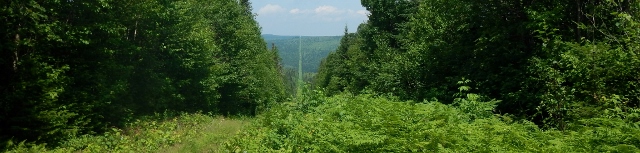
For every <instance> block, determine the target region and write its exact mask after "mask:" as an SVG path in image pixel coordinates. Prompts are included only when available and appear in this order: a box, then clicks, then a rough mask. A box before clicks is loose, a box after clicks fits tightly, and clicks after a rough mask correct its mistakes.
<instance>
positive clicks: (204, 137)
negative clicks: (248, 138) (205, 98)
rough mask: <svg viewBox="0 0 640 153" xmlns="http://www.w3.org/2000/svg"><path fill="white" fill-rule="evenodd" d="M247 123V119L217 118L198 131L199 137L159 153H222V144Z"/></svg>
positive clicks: (248, 120) (248, 121)
mask: <svg viewBox="0 0 640 153" xmlns="http://www.w3.org/2000/svg"><path fill="white" fill-rule="evenodd" d="M249 123H250V119H248V118H224V117H217V118H215V119H214V120H212V122H210V123H208V124H206V126H204V127H203V128H202V131H199V133H200V135H198V136H196V137H194V138H193V139H190V140H187V141H183V143H180V144H177V145H174V146H171V147H169V148H166V149H163V150H161V151H160V152H163V153H174V152H224V151H225V149H224V146H223V143H224V142H226V141H227V140H229V139H230V138H231V137H233V136H234V135H235V134H236V133H238V131H240V130H241V129H242V128H243V127H244V126H245V125H247V124H249Z"/></svg>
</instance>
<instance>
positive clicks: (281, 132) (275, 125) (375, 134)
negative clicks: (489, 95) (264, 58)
mask: <svg viewBox="0 0 640 153" xmlns="http://www.w3.org/2000/svg"><path fill="white" fill-rule="evenodd" d="M322 94H323V93H312V94H310V95H307V96H308V97H315V98H309V99H307V101H306V102H305V101H303V102H295V103H285V104H282V105H279V106H277V107H274V108H272V109H271V110H269V111H268V112H265V113H264V114H262V115H260V116H259V117H258V119H257V121H256V122H255V123H254V125H253V126H252V127H250V128H249V129H247V130H245V131H243V132H242V133H240V135H239V137H237V138H235V139H233V140H232V141H230V142H228V143H227V145H226V146H227V149H229V150H232V151H234V152H245V151H246V152H567V151H569V152H637V151H640V149H638V147H640V146H638V144H640V143H637V142H638V141H639V140H640V137H638V136H639V135H638V132H640V130H638V128H637V127H638V126H639V125H638V122H635V123H634V122H627V121H623V120H621V119H620V118H610V119H604V118H593V119H589V120H583V121H582V122H581V123H582V124H580V125H576V126H574V127H573V129H574V130H572V131H565V132H560V131H556V130H542V129H540V128H538V126H536V125H535V124H533V123H531V122H528V121H517V120H514V119H512V118H511V117H508V116H500V115H495V116H494V115H486V113H484V112H486V111H487V110H486V109H487V108H489V107H488V106H489V105H484V104H491V103H492V102H488V103H487V102H484V101H478V99H476V98H474V96H470V97H469V98H462V99H460V100H459V101H465V102H459V103H458V104H454V105H445V104H442V103H439V102H435V101H434V102H426V101H425V102H421V103H416V102H411V101H408V102H398V101H393V100H389V99H387V98H383V97H374V96H371V95H359V96H353V95H349V94H341V95H337V96H335V97H330V98H326V97H322ZM314 95H315V96H314ZM314 101H315V102H314ZM304 103H319V105H310V106H309V107H298V106H299V105H300V104H304ZM472 104H475V105H472ZM457 105H460V106H457ZM470 110H477V111H470Z"/></svg>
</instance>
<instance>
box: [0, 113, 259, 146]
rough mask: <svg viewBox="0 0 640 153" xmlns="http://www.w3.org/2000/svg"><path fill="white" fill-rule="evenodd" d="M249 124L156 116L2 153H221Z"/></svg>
mask: <svg viewBox="0 0 640 153" xmlns="http://www.w3.org/2000/svg"><path fill="white" fill-rule="evenodd" d="M249 122H250V119H248V118H224V117H219V116H211V115H205V114H181V115H179V116H178V117H166V116H165V115H156V116H151V117H148V118H146V119H141V120H137V121H135V122H133V123H131V124H130V125H129V126H127V128H124V129H116V128H114V129H112V130H111V131H109V132H106V133H104V134H103V135H85V136H78V137H76V138H73V139H70V140H68V141H66V142H64V143H62V145H61V146H59V147H56V148H46V147H45V146H44V144H38V145H35V144H26V143H19V142H16V143H13V142H9V143H8V144H9V145H8V146H7V148H9V150H4V152H9V153H24V152H34V153H40V152H53V153H68V152H221V151H224V150H223V147H222V146H223V143H224V142H225V141H226V140H227V139H228V138H230V137H232V136H233V135H235V133H237V131H239V130H240V129H241V128H242V127H243V126H244V125H245V124H248V123H249ZM0 151H2V150H0Z"/></svg>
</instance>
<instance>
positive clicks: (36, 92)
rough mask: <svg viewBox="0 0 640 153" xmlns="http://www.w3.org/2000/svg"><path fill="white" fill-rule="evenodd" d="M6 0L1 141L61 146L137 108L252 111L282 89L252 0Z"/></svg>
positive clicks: (0, 25) (280, 95) (125, 119)
mask: <svg viewBox="0 0 640 153" xmlns="http://www.w3.org/2000/svg"><path fill="white" fill-rule="evenodd" d="M0 6H2V7H0V29H1V30H0V36H2V37H1V38H0V39H1V41H0V42H1V43H2V44H0V50H1V51H0V54H1V56H0V72H1V74H2V75H0V77H1V79H0V109H1V110H0V142H6V141H7V140H12V141H13V142H21V141H26V142H27V143H30V142H37V143H46V144H48V145H49V146H56V145H58V144H61V143H64V140H66V139H68V138H72V137H76V136H80V135H84V134H95V133H101V132H103V131H105V130H109V131H110V130H111V128H112V127H122V126H124V125H125V124H128V123H130V122H131V121H133V120H134V119H136V118H137V116H144V115H153V114H156V113H166V112H206V113H212V114H224V115H234V114H246V115H252V114H256V113H257V112H258V111H260V110H262V109H263V108H265V107H266V106H267V105H268V104H270V103H274V102H279V101H282V100H284V98H285V94H284V87H283V80H282V77H281V75H280V74H281V73H280V72H279V69H281V68H279V67H278V62H279V61H278V59H279V58H278V55H277V52H274V51H270V50H268V49H267V48H265V47H264V46H265V45H266V43H265V41H264V40H263V39H262V37H261V34H260V30H259V26H258V23H257V22H256V21H255V20H254V16H253V14H252V13H251V8H250V3H249V2H248V1H247V0H241V1H236V0H172V1H153V0H142V1H135V2H134V1H122V0H101V1H48V0H9V1H2V2H0ZM10 144H11V143H10ZM85 145H86V144H85ZM2 147H5V145H2Z"/></svg>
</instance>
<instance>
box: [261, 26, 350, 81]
mask: <svg viewBox="0 0 640 153" xmlns="http://www.w3.org/2000/svg"><path fill="white" fill-rule="evenodd" d="M262 37H263V38H264V39H265V41H266V42H267V47H268V48H271V44H275V45H276V47H278V50H279V51H280V52H279V54H280V58H282V63H283V65H284V67H288V68H297V67H298V42H299V38H298V36H279V35H271V34H264V35H262ZM341 38H342V36H302V52H303V60H302V68H303V69H302V70H303V71H304V72H318V67H319V66H320V61H322V59H324V58H325V57H327V55H329V53H330V52H332V51H335V50H336V49H337V48H338V45H339V44H340V39H341Z"/></svg>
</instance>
